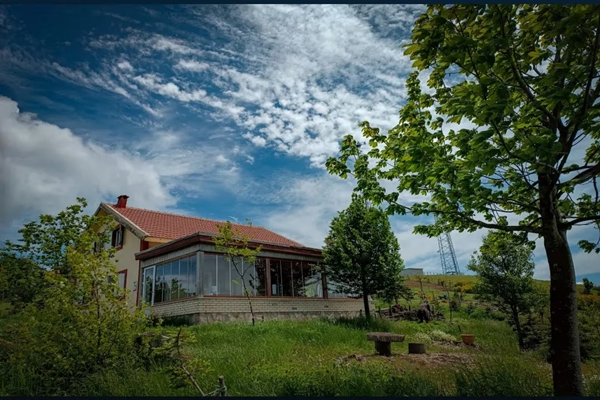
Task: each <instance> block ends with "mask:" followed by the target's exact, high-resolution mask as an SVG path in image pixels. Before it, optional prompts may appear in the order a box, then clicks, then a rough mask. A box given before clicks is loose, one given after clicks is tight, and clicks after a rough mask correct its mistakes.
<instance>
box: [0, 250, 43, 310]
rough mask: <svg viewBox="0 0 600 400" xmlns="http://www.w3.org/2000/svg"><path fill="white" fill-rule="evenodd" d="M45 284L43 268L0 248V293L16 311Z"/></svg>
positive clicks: (29, 301)
mask: <svg viewBox="0 0 600 400" xmlns="http://www.w3.org/2000/svg"><path fill="white" fill-rule="evenodd" d="M44 285H45V280H44V269H43V268H41V267H40V266H39V265H37V264H36V263H34V262H33V261H31V260H30V259H28V258H25V257H19V256H17V255H16V254H14V253H11V252H8V251H6V250H4V249H0V293H2V299H7V300H8V301H9V302H10V304H11V305H12V311H13V312H17V311H18V310H20V309H21V308H22V307H24V306H25V305H26V304H29V303H31V302H32V301H33V300H34V298H35V297H36V295H37V294H38V293H39V292H40V290H42V288H43V287H44Z"/></svg>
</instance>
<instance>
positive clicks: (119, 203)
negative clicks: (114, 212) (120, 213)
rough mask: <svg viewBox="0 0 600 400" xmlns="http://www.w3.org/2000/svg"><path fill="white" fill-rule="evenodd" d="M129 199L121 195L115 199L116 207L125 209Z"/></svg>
mask: <svg viewBox="0 0 600 400" xmlns="http://www.w3.org/2000/svg"><path fill="white" fill-rule="evenodd" d="M128 198H129V196H127V195H125V194H122V195H120V196H119V197H118V198H117V204H116V207H117V208H127V199H128Z"/></svg>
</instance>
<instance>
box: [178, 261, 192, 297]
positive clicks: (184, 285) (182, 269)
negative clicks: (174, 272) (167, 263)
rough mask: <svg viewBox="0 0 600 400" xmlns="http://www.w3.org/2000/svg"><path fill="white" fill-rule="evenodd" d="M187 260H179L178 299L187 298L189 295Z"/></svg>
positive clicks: (188, 262)
mask: <svg viewBox="0 0 600 400" xmlns="http://www.w3.org/2000/svg"><path fill="white" fill-rule="evenodd" d="M189 264H190V261H189V258H188V257H186V258H182V259H181V260H179V298H182V297H187V296H188V293H189V285H190V282H189V279H188V274H189Z"/></svg>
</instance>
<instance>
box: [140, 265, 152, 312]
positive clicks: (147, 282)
mask: <svg viewBox="0 0 600 400" xmlns="http://www.w3.org/2000/svg"><path fill="white" fill-rule="evenodd" d="M153 280H154V268H146V269H145V270H144V279H143V280H142V285H143V287H142V295H143V301H144V303H147V304H152V282H153Z"/></svg>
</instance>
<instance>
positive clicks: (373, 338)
mask: <svg viewBox="0 0 600 400" xmlns="http://www.w3.org/2000/svg"><path fill="white" fill-rule="evenodd" d="M367 340H368V341H369V342H375V351H376V352H377V353H378V354H379V355H380V356H386V357H389V356H391V355H392V342H403V341H404V335H398V334H395V333H389V332H373V333H367Z"/></svg>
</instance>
